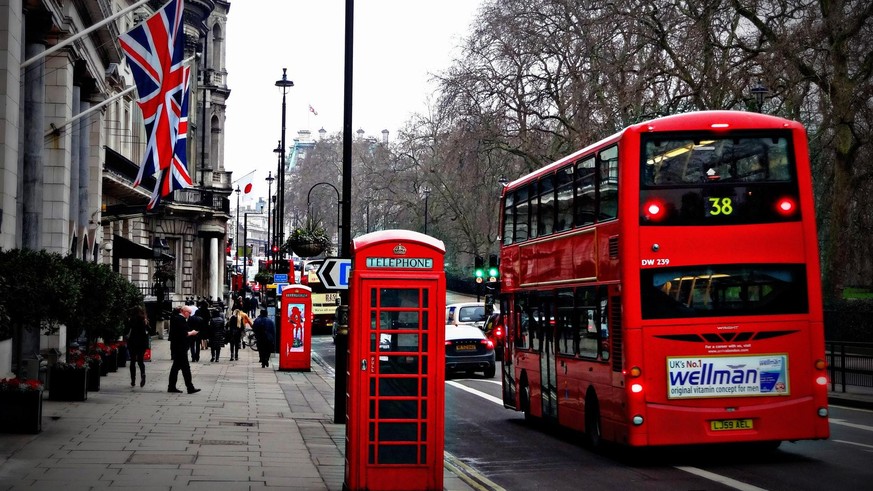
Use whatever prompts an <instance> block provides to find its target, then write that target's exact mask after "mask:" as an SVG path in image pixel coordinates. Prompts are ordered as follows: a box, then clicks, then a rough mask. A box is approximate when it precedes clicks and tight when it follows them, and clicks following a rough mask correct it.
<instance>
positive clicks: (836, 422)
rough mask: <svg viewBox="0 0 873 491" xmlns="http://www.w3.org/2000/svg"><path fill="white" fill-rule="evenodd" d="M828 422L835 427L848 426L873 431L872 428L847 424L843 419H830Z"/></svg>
mask: <svg viewBox="0 0 873 491" xmlns="http://www.w3.org/2000/svg"><path fill="white" fill-rule="evenodd" d="M828 421H830V422H831V423H832V424H835V425H840V426H848V427H849V428H856V429H859V430H867V431H873V426H869V425H859V424H856V423H849V422H848V421H846V420H845V419H836V418H830V419H829V420H828Z"/></svg>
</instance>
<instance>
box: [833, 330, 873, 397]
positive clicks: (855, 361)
mask: <svg viewBox="0 0 873 491" xmlns="http://www.w3.org/2000/svg"><path fill="white" fill-rule="evenodd" d="M825 353H826V357H827V363H828V372H829V374H830V378H831V391H836V390H837V386H840V390H841V392H846V386H847V385H851V386H856V387H873V343H859V342H843V341H826V342H825Z"/></svg>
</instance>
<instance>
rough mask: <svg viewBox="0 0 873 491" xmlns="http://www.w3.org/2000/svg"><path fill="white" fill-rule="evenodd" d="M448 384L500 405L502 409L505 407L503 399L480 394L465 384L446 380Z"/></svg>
mask: <svg viewBox="0 0 873 491" xmlns="http://www.w3.org/2000/svg"><path fill="white" fill-rule="evenodd" d="M446 384H447V385H451V386H452V387H457V388H458V389H461V390H463V391H467V392H469V393H471V394H473V395H477V396H479V397H481V398H482V399H485V400H486V401H491V402H493V403H494V404H499V405H500V406H501V407H502V406H503V399H498V398H496V397H494V396H492V395H490V394H486V393H484V392H480V391H478V390H476V389H471V388H469V387H467V386H466V385H464V384H461V383H459V382H455V381H454V380H446Z"/></svg>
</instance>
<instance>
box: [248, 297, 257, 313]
mask: <svg viewBox="0 0 873 491" xmlns="http://www.w3.org/2000/svg"><path fill="white" fill-rule="evenodd" d="M246 307H247V312H248V314H249V317H254V316H255V315H256V314H257V312H258V296H257V295H255V294H254V293H253V294H252V296H250V297H249V298H248V305H247V306H246Z"/></svg>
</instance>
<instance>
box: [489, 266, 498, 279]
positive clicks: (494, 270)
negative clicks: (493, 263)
mask: <svg viewBox="0 0 873 491" xmlns="http://www.w3.org/2000/svg"><path fill="white" fill-rule="evenodd" d="M488 276H490V277H492V278H496V277H497V268H495V267H491V268H489V269H488Z"/></svg>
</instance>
